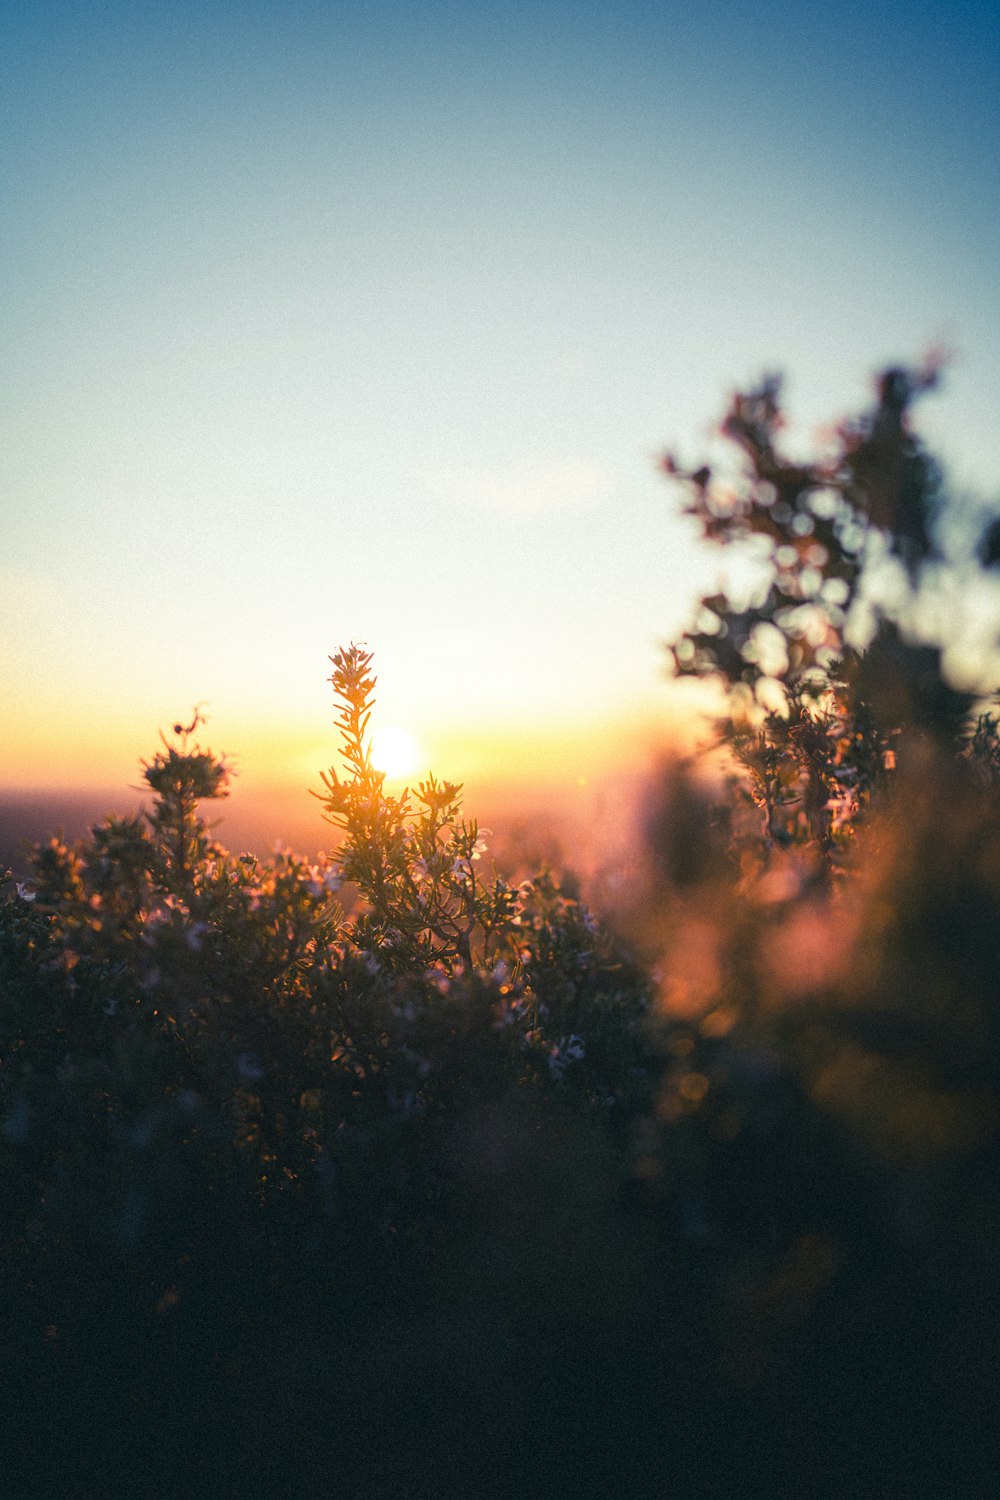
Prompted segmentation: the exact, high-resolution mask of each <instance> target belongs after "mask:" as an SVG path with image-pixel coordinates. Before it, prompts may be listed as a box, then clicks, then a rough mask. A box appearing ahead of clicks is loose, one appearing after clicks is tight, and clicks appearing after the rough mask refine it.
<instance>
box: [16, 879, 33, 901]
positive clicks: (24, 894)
mask: <svg viewBox="0 0 1000 1500" xmlns="http://www.w3.org/2000/svg"><path fill="white" fill-rule="evenodd" d="M14 889H15V890H16V891H17V894H18V896H19V897H20V898H21V900H22V901H34V899H35V897H36V896H37V894H38V892H37V891H32V890H29V888H28V887H27V886H26V885H24V884H23V882H22V881H20V880H19V881H18V882H17V884H16V885H15V887H14Z"/></svg>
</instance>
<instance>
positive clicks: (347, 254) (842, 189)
mask: <svg viewBox="0 0 1000 1500" xmlns="http://www.w3.org/2000/svg"><path fill="white" fill-rule="evenodd" d="M998 74H1000V19H998V13H997V10H996V7H995V6H993V5H992V4H989V3H986V0H983V3H966V4H961V3H959V4H955V3H950V4H944V3H934V4H931V3H920V0H907V3H906V4H903V3H901V0H884V3H882V4H880V5H878V6H872V5H871V4H870V0H866V3H865V4H864V5H862V4H860V3H855V0H847V3H842V4H839V5H819V4H812V3H806V0H802V3H798V4H794V5H790V4H787V3H782V4H778V3H773V0H765V3H761V4H758V5H756V6H748V5H746V4H735V3H729V0H702V3H700V4H698V5H693V4H691V3H690V0H686V3H685V4H683V5H682V4H674V3H670V0H656V3H647V0H625V3H622V4H618V5H615V4H608V3H603V4H600V5H598V4H592V3H589V0H548V3H544V0H543V3H538V4H527V3H509V0H492V3H491V4H490V5H489V6H488V7H487V6H483V5H481V4H478V3H476V4H473V3H468V4H463V3H428V4H423V3H418V0H414V3H408V4H399V3H396V4H380V3H378V0H372V3H366V4H360V3H359V4H354V3H345V4H338V3H325V4H321V3H317V0H301V3H292V0H289V3H283V0H269V3H266V4H264V3H260V4H255V3H253V0H250V3H241V4H239V5H235V4H223V3H219V0H198V3H197V4H194V3H191V4H187V3H184V0H180V3H178V0H168V3H156V0H153V3H146V4H142V5H138V4H135V5H120V4H115V3H106V4H96V3H93V4H92V3H87V0H77V3H72V4H70V3H66V4H55V3H47V0H33V3H31V4H30V5H29V4H23V3H21V0H7V3H6V5H5V7H4V9H3V14H2V20H0V86H2V102H0V108H2V118H0V287H2V296H0V332H2V341H3V348H4V351H5V358H4V364H3V369H2V371H0V384H2V401H0V424H2V429H3V430H2V432H0V523H2V524H0V620H2V625H0V704H2V705H3V706H2V709H0V714H2V717H0V787H7V788H12V787H13V788H21V789H24V788H29V787H36V788H45V787H49V788H66V787H71V786H83V785H101V786H114V785H118V784H122V785H124V784H128V783H134V781H135V778H136V766H137V761H138V759H139V757H140V756H142V755H148V754H149V753H151V752H152V751H153V750H155V748H156V743H157V742H156V734H157V730H158V728H160V727H161V726H166V725H169V724H170V723H171V722H173V720H175V719H177V718H179V717H182V716H185V715H187V714H188V712H189V710H190V708H191V706H192V705H193V704H196V703H200V704H204V705H206V708H207V712H208V714H209V726H208V731H207V733H208V738H209V740H210V742H211V743H212V745H213V746H214V747H215V748H216V749H219V750H222V751H225V752H227V753H229V754H231V755H233V756H235V759H236V761H237V763H238V765H239V767H240V769H241V772H242V774H243V775H244V776H245V777H246V778H247V780H248V783H249V784H250V785H257V786H263V785H265V784H271V783H274V784H278V783H282V784H288V785H292V784H296V785H298V784H310V785H316V784H317V780H316V778H317V772H318V770H319V768H320V767H322V766H325V765H329V764H330V763H331V760H332V758H333V756H334V753H335V735H334V731H333V727H332V706H331V698H330V688H329V685H328V683H327V677H328V675H329V672H330V665H329V661H328V657H329V655H330V654H331V653H332V652H333V651H335V650H336V649H337V648H338V646H341V645H346V644H347V643H348V642H350V641H351V640H356V641H363V642H365V643H367V645H368V647H369V648H370V649H371V650H373V651H374V653H375V662H376V670H377V671H378V674H379V714H380V717H381V718H382V720H383V721H384V722H391V723H396V724H399V725H402V726H403V727H405V728H408V729H409V730H410V731H411V732H412V733H413V734H415V735H416V736H417V738H418V739H419V740H420V742H421V744H422V746H423V747H425V749H426V753H427V757H428V760H429V761H431V762H432V763H433V764H434V766H435V768H436V769H437V770H439V771H440V772H441V774H445V775H448V776H450V777H452V778H454V779H458V780H462V779H464V778H465V777H466V775H467V774H468V773H469V772H470V770H475V769H482V767H483V766H485V765H487V763H491V764H492V765H493V768H494V769H495V770H497V771H498V772H504V771H506V772H509V773H510V774H511V775H515V774H529V773H530V772H531V771H532V769H533V768H534V769H535V770H539V769H540V768H542V767H543V766H545V767H548V768H549V769H550V771H551V770H552V768H553V767H562V766H565V767H566V769H567V771H568V772H569V773H570V774H575V773H576V772H578V771H579V770H580V768H581V767H582V766H583V765H584V762H586V761H588V758H589V759H593V758H594V757H595V756H597V755H599V754H604V755H605V756H609V757H611V758H614V757H620V758H627V757H628V755H629V754H630V753H631V751H632V749H633V748H634V746H635V744H636V743H637V742H638V738H639V737H640V736H641V733H642V732H644V731H643V730H642V726H645V725H649V724H655V725H659V726H663V725H666V724H668V723H669V722H670V721H671V716H672V715H673V714H675V713H676V712H677V711H678V710H677V708H676V703H675V699H674V698H673V697H672V695H671V690H670V688H669V687H668V686H667V685H666V684H665V683H664V680H663V662H664V656H663V651H662V646H661V642H662V641H663V639H665V638H667V637H669V636H670V634H671V633H672V632H675V631H677V630H679V629H680V628H681V626H682V625H683V624H684V622H685V620H686V618H687V616H688V612H689V610H690V608H691V604H692V601H693V599H694V598H695V596H696V594H697V593H698V592H699V591H701V590H703V589H704V588H707V587H710V586H712V584H713V581H714V579H715V577H716V574H717V570H718V566H719V563H718V559H717V558H716V557H714V556H712V555H710V554H708V553H706V552H705V551H704V550H703V548H702V547H701V546H700V544H699V543H698V542H697V540H696V538H695V536H694V535H693V533H692V531H691V530H690V523H689V522H686V521H684V520H683V519H682V518H681V517H680V516H679V504H680V497H679V496H678V495H676V494H675V493H673V492H672V491H671V489H670V487H669V485H668V484H667V482H666V481H665V479H664V478H663V476H662V474H660V473H658V472H657V467H656V460H657V457H658V455H659V454H660V453H662V452H663V450H665V449H666V448H672V449H676V450H677V451H678V452H679V453H680V455H681V456H682V457H686V458H689V459H691V460H700V458H701V457H702V455H703V453H704V452H705V450H706V445H708V444H709V441H710V438H711V434H712V431H713V427H714V424H715V423H716V422H717V421H718V419H719V418H720V416H721V415H722V412H723V409H724V406H725V403H726V399H727V396H728V394H729V392H730V391H731V390H732V389H734V388H735V387H737V386H739V385H741V384H745V383H747V382H749V381H752V380H754V379H756V378H757V377H758V376H759V375H760V374H761V373H763V372H764V371H767V370H771V369H778V370H782V371H784V372H785V375H786V391H787V398H788V405H789V411H790V414H791V417H792V419H793V427H792V439H791V440H792V441H793V442H794V441H800V442H802V443H803V444H805V443H808V442H809V441H810V439H811V437H812V435H813V434H814V433H815V432H816V431H817V430H818V429H819V428H820V427H821V426H822V425H824V424H828V423H829V422H830V421H831V420H832V419H833V418H836V417H838V416H841V415H843V414H845V413H847V412H851V411H855V410H857V409H859V408H860V407H861V406H862V405H864V404H865V402H866V401H867V400H868V397H869V393H870V388H871V378H872V375H873V374H874V373H875V372H876V371H877V370H878V369H879V368H880V367H882V366H883V365H884V364H886V363H887V362H889V361H898V360H907V359H912V360H915V359H919V358H920V356H921V355H922V354H923V353H924V352H925V351H926V350H927V349H928V348H929V347H930V346H931V345H935V344H941V343H944V344H946V345H947V346H949V347H950V348H951V349H952V350H953V351H954V355H953V359H952V362H951V364H950V366H949V369H948V373H947V377H946V382H945V387H944V390H943V392H942V393H941V394H940V395H935V396H934V397H932V398H929V399H928V401H927V403H926V408H925V410H924V411H923V413H922V417H921V422H922V429H921V430H922V431H923V432H924V433H925V434H926V436H927V438H928V440H929V441H930V442H931V444H932V445H933V446H934V447H935V448H936V450H937V451H938V452H939V453H940V454H941V456H942V457H943V458H944V459H945V461H946V463H947V465H948V467H949V472H950V474H951V476H952V479H953V482H954V483H955V484H956V485H958V486H960V487H965V488H970V489H972V490H975V491H978V492H981V493H984V494H993V493H996V492H997V490H998V488H1000V484H998V481H1000V427H998V424H997V422H996V412H997V410H998V409H1000V360H998V356H997V350H998V349H1000V296H998V291H997V277H996V273H997V266H998V264H1000V254H998V250H1000V246H998V230H1000V211H998V205H1000V180H998V179H1000V149H998V148H1000V140H998V135H1000V128H998V127H1000V109H998V106H997V96H996V78H997V76H998ZM491 757H492V761H491ZM559 774H561V771H560V772H559Z"/></svg>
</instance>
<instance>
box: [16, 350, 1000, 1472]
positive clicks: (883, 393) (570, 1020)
mask: <svg viewBox="0 0 1000 1500" xmlns="http://www.w3.org/2000/svg"><path fill="white" fill-rule="evenodd" d="M933 378H934V377H933V372H932V371H925V372H905V371H891V372H889V373H888V374H887V375H886V376H885V377H884V378H883V380H882V382H881V385H880V388H879V394H878V401H877V404H876V406H875V407H874V409H873V411H872V412H870V413H869V414H867V415H866V416H865V417H864V418H862V419H860V420H859V421H858V422H856V423H853V424H847V425H845V426H844V427H843V428H842V429H841V430H840V431H839V433H838V435H837V438H836V441H835V442H833V443H832V444H831V451H830V454H829V455H828V456H827V457H825V458H824V459H823V460H822V461H818V462H816V463H813V464H805V463H800V462H792V461H791V460H789V459H786V458H785V457H784V456H783V455H782V452H781V450H780V447H779V445H778V431H779V411H778V401H777V396H778V392H777V387H776V385H775V384H774V383H768V384H765V385H764V386H763V387H762V388H761V389H760V390H758V391H756V392H751V393H750V394H748V395H745V396H740V397H738V398H737V399H736V400H735V402H734V404H733V406H732V408H731V411H730V413H729V416H728V417H727V420H726V423H725V426H724V431H725V432H726V433H727V435H728V436H729V437H730V438H732V439H733V440H734V441H735V443H736V445H737V451H738V452H739V454H740V455H741V458H740V461H739V463H738V464H737V466H736V467H735V468H734V470H733V472H732V474H730V475H729V476H726V475H723V476H718V477H717V476H714V475H713V474H712V473H710V472H709V471H708V470H707V469H706V468H701V469H698V470H696V471H694V472H688V471H684V470H682V469H681V467H680V466H679V465H678V464H677V463H675V462H673V461H670V462H669V464H668V468H669V469H670V471H671V473H672V474H673V475H674V476H675V477H676V478H677V479H678V480H679V481H680V482H681V483H683V484H686V486H687V492H688V494H689V497H690V509H691V512H692V514H693V515H695V516H696V517H697V518H698V519H699V521H700V523H701V524H702V526H703V527H704V530H705V532H706V534H707V536H708V537H709V538H710V539H712V540H713V541H715V542H717V543H719V544H720V545H724V546H735V547H737V548H742V549H745V550H746V549H749V550H750V551H751V552H752V553H753V556H754V559H755V561H754V564H753V567H754V569H755V572H754V573H753V577H752V580H751V582H750V583H748V584H747V585H746V586H745V590H744V592H745V597H738V596H737V595H736V593H735V591H734V592H733V593H732V594H730V593H720V594H718V595H716V596H714V597H712V598H709V599H706V600H704V601H703V602H702V605H701V607H700V609H699V611H698V614H697V619H696V620H695V621H694V622H693V624H692V628H691V630H690V631H689V632H688V633H687V634H685V635H684V636H683V637H682V638H681V639H680V640H678V641H677V642H676V643H674V646H673V648H672V649H673V656H674V661H675V665H676V667H677V669H678V670H679V671H680V672H682V673H692V674H697V675H706V676H714V677H716V678H717V679H718V680H719V681H720V683H721V684H722V686H723V687H724V689H725V692H726V704H727V708H726V716H725V718H724V719H723V720H722V722H721V723H720V725H719V740H720V745H721V747H722V750H723V751H724V757H725V758H724V761H723V764H724V767H725V770H726V776H727V778H728V779H727V781H726V784H725V786H724V788H723V790H722V791H719V790H718V789H717V788H718V785H719V782H718V779H716V781H715V782H713V783H711V785H712V786H713V787H714V788H715V790H711V791H709V790H706V788H707V787H708V786H709V782H708V781H706V780H704V779H703V778H702V776H701V774H700V769H699V767H698V766H693V767H685V766H676V767H674V768H673V770H672V771H671V773H670V775H669V776H667V777H665V780H664V786H663V788H662V795H661V798H660V805H659V807H658V808H657V809H656V810H655V811H654V812H651V814H650V819H649V878H648V880H647V882H646V884H645V886H644V888H643V892H642V894H641V898H640V897H637V898H636V900H635V901H634V903H633V909H631V910H629V911H625V912H622V911H619V912H618V913H617V914H616V915H615V918H614V921H613V922H610V921H609V922H607V923H606V922H604V921H602V920H599V919H598V918H596V917H595V916H594V915H593V914H592V913H591V912H590V911H588V910H587V908H586V907H585V905H583V904H582V903H581V901H580V900H579V899H578V898H577V893H576V887H575V885H574V884H573V883H572V881H571V880H569V879H565V878H564V879H562V880H561V879H560V877H559V876H558V875H557V874H554V873H552V872H548V871H544V870H543V871H539V872H536V873H535V874H534V875H533V876H531V877H530V878H527V879H519V880H515V879H514V878H513V876H511V877H510V878H504V876H503V875H501V874H498V873H497V872H496V871H495V870H493V869H491V868H490V865H489V857H488V851H486V850H485V849H484V847H483V839H482V838H481V836H480V833H479V830H478V828H477V827H476V824H475V823H474V822H473V821H468V822H467V821H465V820H464V819H463V814H462V810H461V805H460V801H459V789H458V788H456V787H454V786H450V785H448V784H443V785H441V784H438V783H436V782H434V781H430V782H428V783H427V784H424V785H422V786H421V787H420V788H419V789H418V791H417V792H416V793H413V794H411V795H407V796H404V797H402V798H396V797H393V796H391V795H389V793H388V791H387V790H386V787H385V785H384V782H383V779H382V777H381V776H380V774H379V773H377V772H376V771H375V770H374V769H373V768H372V765H371V762H370V759H369V757H368V750H367V741H366V724H367V714H368V711H369V707H370V703H371V699H372V694H373V691H374V679H373V677H372V675H371V670H370V658H369V656H368V655H367V653H366V652H364V651H362V650H361V649H360V648H358V647H354V646H352V647H350V648H349V649H347V650H344V651H341V652H339V653H338V654H337V655H336V656H335V657H334V658H333V659H332V660H333V667H334V670H333V677H332V682H333V686H334V690H335V694H336V701H337V705H338V713H339V729H340V734H341V754H342V765H341V767H340V769H339V770H338V771H337V772H331V773H329V775H328V776H327V777H326V778H325V786H324V789H323V792H322V800H323V811H324V812H325V813H326V815H327V817H328V818H329V819H330V820H331V821H332V822H333V823H334V824H335V825H336V826H337V827H338V829H339V843H338V847H337V850H336V854H335V856H334V857H332V858H330V859H324V860H321V861H320V862H319V863H318V864H310V863H309V862H307V861H305V860H303V859H300V858H298V857H296V856H294V855H291V854H289V855H287V856H282V857H279V858H276V859H275V860H274V861H272V862H270V863H267V864H264V863H260V862H258V861H257V860H256V859H254V858H252V857H250V856H241V857H235V856H234V855H232V854H229V853H227V852H226V851H225V850H223V849H222V848H221V847H219V846H218V845H217V844H216V843H215V842H214V841H213V840H212V838H211V836H210V833H209V831H208V827H207V825H206V822H205V821H204V818H203V815H202V812H201V807H202V806H203V805H204V804H211V803H212V802H213V800H215V799H218V798H219V797H221V796H223V795H224V794H225V791H226V786H227V781H228V771H227V768H226V766H225V764H224V763H223V762H221V761H220V760H219V759H217V758H216V757H215V756H213V755H212V754H211V753H210V752H209V751H208V750H206V749H204V748H203V747H202V745H201V742H200V738H199V735H200V729H201V726H200V724H199V723H198V722H197V720H196V721H195V722H193V723H192V724H190V725H187V726H184V725H177V726H175V729H174V732H173V734H172V735H170V736H169V737H167V738H166V739H165V740H164V742H163V746H162V749H161V750H160V751H159V752H158V753H157V754H156V755H155V756H154V757H153V759H152V760H151V761H150V762H149V763H148V765H146V767H145V779H146V782H147V784H148V787H149V791H150V795H151V801H150V804H149V809H148V811H147V812H146V813H145V814H144V815H143V816H141V817H138V818H128V819H123V818H114V817H111V818H108V819H107V820H105V821H104V822H103V823H101V824H100V825H98V826H97V827H95V828H94V829H93V830H92V832H91V834H90V835H89V836H88V837H87V838H86V839H85V840H83V841H82V842H81V843H80V844H79V845H77V846H75V847H67V846H66V845H65V844H64V843H63V842H61V841H60V840H58V839H54V840H52V841H51V842H50V843H49V844H47V845H45V846H42V847H40V848H39V850H38V851H37V855H36V858H35V862H34V871H33V876H32V879H31V881H30V882H29V883H27V884H26V885H18V884H17V883H16V882H15V881H14V880H13V879H7V880H6V882H5V883H4V884H3V885H2V887H0V1063H2V1066H0V1120H2V1124H0V1161H2V1172H3V1200H2V1232H0V1278H2V1280H0V1314H2V1319H3V1325H2V1335H3V1337H2V1351H3V1358H2V1362H0V1371H2V1376H0V1378H2V1384H3V1390H2V1393H0V1413H2V1421H3V1424H4V1431H3V1445H2V1448H0V1478H2V1485H0V1487H2V1488H3V1491H4V1493H9V1494H11V1495H12V1496H22V1495H23V1496H33V1495H39V1496H46V1497H64V1496H65V1497H89V1496H93V1497H103V1496H119V1495H121V1496H136V1497H144V1496H164V1497H167V1496H200V1495H218V1496H229V1495H232V1496H258V1495H259V1496H275V1497H278V1496H281V1497H284V1496H289V1497H294V1496H300V1495H301V1496H307V1495H308V1496H314V1495H315V1496H326V1495H329V1496H386V1497H388V1496H424V1495H426V1496H480V1495H482V1496H488V1495H494V1494H496V1495H511V1496H520V1497H527V1496H539V1497H549V1496H562V1495H566V1496H569V1495H574V1496H602V1497H603V1496H608V1495H620V1496H630V1497H646V1496H648V1497H651V1500H653V1497H667V1496H678V1497H686V1496H720V1497H724V1496H739V1495H748V1496H758V1495H759V1496H767V1497H776V1496H795V1497H812V1496H816V1497H831V1500H850V1497H883V1496H900V1497H906V1500H912V1497H919V1496H935V1497H937V1496H950V1495H956V1496H964V1495H967V1496H983V1497H986V1496H992V1495H995V1494H996V1491H997V1479H996V1474H997V1470H996V1468H995V1462H996V1457H997V1455H996V1452H995V1449H996V1415H995V1414H996V1396H997V1376H996V1371H997V1357H998V1352H1000V1351H998V1348H997V1343H998V1339H997V1330H998V1317H997V1314H998V1307H997V1302H998V1297H1000V1277H998V1275H997V1272H996V1260H997V1251H998V1244H1000V1174H998V1168H1000V1152H998V1143H1000V1077H998V1061H1000V1048H998V1028H1000V994H998V986H1000V978H998V976H1000V964H998V958H1000V942H998V939H1000V789H998V771H1000V742H998V738H997V734H996V730H995V724H994V721H993V720H992V718H991V717H990V716H989V714H988V713H985V712H984V711H983V703H982V702H981V701H977V687H976V684H973V683H971V681H967V682H966V684H965V686H964V687H963V686H960V685H959V680H958V679H957V678H956V675H955V674H956V671H957V670H959V669H960V667H961V648H962V641H961V624H962V622H961V615H960V610H959V608H958V606H957V604H956V602H955V601H959V602H960V600H961V596H962V592H963V590H967V589H968V588H970V587H971V586H972V582H973V581H975V582H976V583H977V585H979V584H981V583H982V581H983V579H984V578H985V577H986V575H987V574H988V572H989V570H990V569H991V568H993V567H994V565H995V564H996V563H997V561H998V560H1000V535H998V532H1000V525H998V523H992V524H991V522H990V519H989V517H986V516H982V515H980V516H979V517H978V519H977V518H975V517H972V518H971V519H970V517H969V516H968V515H966V516H965V518H964V520H965V523H967V524H963V516H962V514H961V513H960V512H959V511H958V509H957V508H956V507H955V506H951V507H950V508H949V507H947V506H945V504H944V499H943V487H942V484H941V481H940V476H939V475H938V472H937V470H936V468H935V466H934V464H933V463H932V461H931V460H930V459H929V457H928V456H927V455H926V454H925V453H924V451H923V450H922V448H921V446H920V444H919V443H918V441H917V440H916V438H915V437H914V436H913V434H912V432H911V430H910V426H909V419H908V411H909V407H910V404H911V402H912V400H913V399H914V397H915V396H916V395H917V394H918V393H919V391H920V390H921V389H922V388H923V387H924V386H927V385H929V384H931V383H932V382H933ZM747 576H749V575H747ZM956 580H958V584H957V586H956ZM949 590H950V591H951V592H949ZM935 598H939V599H941V600H946V601H948V600H950V601H951V605H950V607H948V608H940V609H937V610H935V609H933V608H929V607H928V600H931V601H933V600H934V599H935ZM946 660H947V661H949V662H951V663H952V665H950V666H949V668H948V671H947V672H946V670H945V667H944V665H943V663H944V662H945V661H946ZM955 662H958V664H959V666H958V668H956V667H955V665H954V663H955ZM979 686H980V687H982V686H984V685H983V684H980V685H979Z"/></svg>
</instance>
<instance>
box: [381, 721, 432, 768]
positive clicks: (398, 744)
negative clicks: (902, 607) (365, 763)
mask: <svg viewBox="0 0 1000 1500" xmlns="http://www.w3.org/2000/svg"><path fill="white" fill-rule="evenodd" d="M420 756H421V751H420V746H419V745H418V744H417V742H416V740H415V739H414V738H413V735H412V734H411V733H410V732H409V730H408V729H401V728H400V727H399V725H398V724H386V725H384V726H383V727H382V728H381V729H376V730H375V732H374V733H373V735H372V765H373V766H374V767H375V769H376V771H384V772H385V774H386V776H387V777H388V778H389V780H390V781H398V780H401V779H402V778H403V777H405V776H410V775H412V773H413V772H414V771H415V770H416V769H417V767H418V766H419V765H420Z"/></svg>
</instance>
